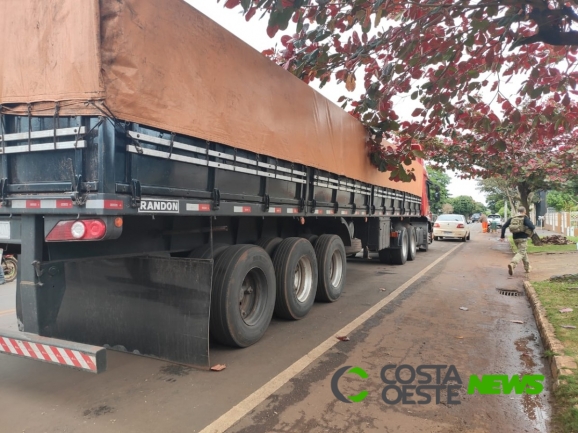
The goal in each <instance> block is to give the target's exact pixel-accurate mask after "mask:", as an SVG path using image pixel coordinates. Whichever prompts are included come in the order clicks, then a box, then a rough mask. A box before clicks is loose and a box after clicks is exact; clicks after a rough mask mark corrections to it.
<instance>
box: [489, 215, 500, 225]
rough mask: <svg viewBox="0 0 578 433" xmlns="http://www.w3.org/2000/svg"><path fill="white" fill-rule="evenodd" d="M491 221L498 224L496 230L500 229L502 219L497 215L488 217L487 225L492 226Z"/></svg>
mask: <svg viewBox="0 0 578 433" xmlns="http://www.w3.org/2000/svg"><path fill="white" fill-rule="evenodd" d="M493 221H496V222H497V223H498V228H499V229H500V228H502V217H501V216H500V215H498V214H492V215H488V225H490V224H492V222H493Z"/></svg>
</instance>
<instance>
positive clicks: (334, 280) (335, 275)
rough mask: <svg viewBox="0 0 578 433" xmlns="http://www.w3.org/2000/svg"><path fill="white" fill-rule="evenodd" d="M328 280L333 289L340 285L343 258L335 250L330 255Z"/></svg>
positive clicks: (339, 252)
mask: <svg viewBox="0 0 578 433" xmlns="http://www.w3.org/2000/svg"><path fill="white" fill-rule="evenodd" d="M329 275H330V277H329V280H330V281H331V285H332V286H333V287H338V286H339V285H340V284H341V279H342V278H343V257H342V256H341V251H339V250H335V251H333V254H332V255H331V261H330V263H329Z"/></svg>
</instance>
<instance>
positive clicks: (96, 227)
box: [46, 217, 122, 242]
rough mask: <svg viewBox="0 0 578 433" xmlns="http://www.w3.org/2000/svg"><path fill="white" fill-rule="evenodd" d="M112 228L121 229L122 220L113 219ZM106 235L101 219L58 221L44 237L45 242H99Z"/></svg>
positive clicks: (105, 226)
mask: <svg viewBox="0 0 578 433" xmlns="http://www.w3.org/2000/svg"><path fill="white" fill-rule="evenodd" d="M114 226H115V227H116V228H118V229H120V228H122V218H120V217H117V218H115V220H114ZM106 233H107V224H106V222H105V221H103V220H102V219H80V220H79V219H77V220H67V221H59V222H58V223H57V224H56V225H55V226H54V228H52V230H50V232H49V233H48V236H46V242H63V241H99V240H102V239H104V238H105V236H106Z"/></svg>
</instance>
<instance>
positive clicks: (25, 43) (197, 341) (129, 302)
mask: <svg viewBox="0 0 578 433" xmlns="http://www.w3.org/2000/svg"><path fill="white" fill-rule="evenodd" d="M0 53H1V55H0V144H1V148H0V155H1V165H0V202H1V206H0V244H2V245H4V248H5V251H6V252H8V253H14V254H18V259H19V263H20V266H19V271H18V277H17V292H16V311H17V320H18V329H19V331H18V332H14V331H8V330H0V353H5V354H11V355H16V356H22V357H27V358H31V359H36V360H39V361H44V362H51V363H54V364H61V365H68V366H70V367H73V368H78V369H82V370H86V371H90V372H101V371H104V370H105V369H106V348H109V349H118V350H123V351H127V352H130V353H136V354H140V355H145V356H152V357H156V358H160V359H164V360H168V361H171V362H176V363H182V364H187V365H193V366H196V367H199V368H208V367H210V361H209V336H211V338H213V339H214V340H215V341H218V342H219V343H222V344H225V345H229V346H234V347H247V346H250V345H252V344H254V343H256V342H257V341H258V340H259V339H260V338H261V337H262V336H263V334H264V333H265V332H266V330H267V327H268V325H269V323H270V321H271V318H272V316H273V314H275V315H277V316H278V317H280V318H283V319H288V320H298V319H304V318H305V316H306V315H307V313H308V312H309V311H310V309H311V308H312V307H313V304H314V301H319V302H320V305H318V306H317V307H315V308H323V305H322V303H323V302H334V301H337V300H338V298H339V296H340V294H341V292H342V289H343V287H344V284H345V280H346V270H347V257H348V256H354V255H356V254H358V253H360V252H363V253H364V255H365V256H366V257H367V256H368V254H369V253H370V252H374V253H378V255H379V260H380V261H381V262H383V263H392V264H399V265H402V264H404V263H405V262H406V260H414V259H415V257H416V251H417V250H418V249H421V250H427V249H428V245H429V243H430V242H431V231H432V227H431V222H430V219H429V218H428V214H429V209H428V192H429V191H428V181H427V173H426V171H425V168H424V166H423V163H422V162H421V161H419V160H418V161H415V162H414V163H413V164H412V166H411V170H413V173H414V175H415V178H416V180H415V181H413V182H407V183H403V182H393V181H391V180H389V174H388V173H382V172H380V171H378V170H377V169H376V168H375V167H374V166H372V165H371V163H370V160H369V157H368V155H367V149H366V132H365V129H364V128H363V126H362V125H361V124H360V122H359V121H358V120H356V119H355V118H354V117H353V116H351V115H350V114H348V113H346V112H344V111H343V110H342V109H341V108H339V107H338V106H337V105H335V104H333V103H332V102H330V101H328V100H327V99H325V98H324V97H323V96H321V95H320V94H319V93H317V92H316V91H315V90H313V89H312V88H310V87H309V86H307V85H306V84H304V83H303V82H301V81H300V80H298V79H297V78H296V77H294V76H293V75H291V74H290V73H288V72H287V71H285V70H284V69H283V68H281V67H279V66H277V65H275V64H274V63H273V62H271V61H270V60H268V59H267V58H265V57H264V56H263V55H261V54H260V53H258V52H256V51H255V50H253V49H252V48H251V47H249V46H248V45H246V44H245V43H244V42H242V41H241V40H239V39H238V38H236V37H235V36H234V35H232V34H230V33H229V32H227V31H226V30H224V29H223V28H221V27H220V26H218V25H217V24H216V23H214V22H212V21H211V20H210V19H208V18H207V17H205V16H204V15H203V14H201V13H200V12H198V11H197V10H195V9H194V8H193V7H192V6H190V5H189V4H187V3H185V2H184V1H182V0H163V2H162V5H160V3H159V2H156V1H152V0H123V1H117V0H83V1H82V2H80V1H78V0H4V1H2V2H0ZM305 320H306V319H305ZM288 326H289V325H288Z"/></svg>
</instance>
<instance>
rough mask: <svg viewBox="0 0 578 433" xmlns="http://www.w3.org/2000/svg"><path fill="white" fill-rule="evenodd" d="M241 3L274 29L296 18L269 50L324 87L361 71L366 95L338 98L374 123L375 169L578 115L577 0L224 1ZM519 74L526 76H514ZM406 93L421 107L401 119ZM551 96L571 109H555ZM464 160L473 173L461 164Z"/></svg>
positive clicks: (554, 135)
mask: <svg viewBox="0 0 578 433" xmlns="http://www.w3.org/2000/svg"><path fill="white" fill-rule="evenodd" d="M217 1H219V0H217ZM239 4H240V5H241V6H242V7H243V10H244V12H245V14H246V17H247V18H248V19H249V18H250V16H253V15H254V14H255V11H256V10H260V11H263V12H265V13H266V14H268V16H269V28H268V29H267V33H268V34H269V36H273V35H275V34H276V33H277V31H279V30H280V31H286V29H287V27H288V25H289V23H290V22H291V21H292V22H294V23H296V24H295V28H294V30H293V31H291V32H289V34H287V35H286V36H284V37H283V39H282V44H283V46H282V48H280V49H279V50H277V51H273V52H271V51H269V52H268V54H269V55H270V57H271V58H272V59H273V60H275V61H277V62H278V63H279V64H281V65H282V66H283V67H284V68H286V69H287V70H289V71H291V72H292V73H293V74H295V75H296V76H297V77H299V78H301V79H302V80H303V81H305V82H311V81H312V80H315V79H319V80H320V81H321V83H322V84H323V83H325V82H328V81H330V80H332V79H333V80H336V81H337V82H343V83H344V84H345V87H346V89H347V90H349V91H351V90H352V89H353V88H355V87H356V82H355V77H357V80H358V81H359V82H360V84H361V85H362V86H363V87H364V89H365V92H364V94H363V95H362V96H361V98H359V99H357V100H354V99H350V98H343V99H342V101H341V102H343V107H344V108H347V107H349V108H350V110H351V113H352V114H353V115H354V116H355V117H357V118H359V119H360V120H361V121H362V122H363V123H364V124H365V125H366V126H367V127H368V128H369V130H370V131H371V133H372V134H371V135H372V140H370V142H369V146H370V154H371V157H372V160H374V163H376V165H378V166H379V167H380V169H382V168H384V166H385V167H386V168H387V169H388V170H389V169H392V171H394V170H395V169H397V170H398V171H397V173H398V175H396V176H397V177H398V178H407V176H403V175H401V174H400V173H401V172H402V171H403V166H404V165H405V164H403V162H405V161H406V160H407V158H408V157H409V158H414V157H416V156H419V155H416V154H415V153H413V151H412V150H411V146H410V145H411V143H414V142H415V141H416V140H417V141H423V140H428V139H431V138H433V137H445V139H448V140H450V141H455V140H461V139H462V138H463V137H464V136H465V135H467V134H468V131H469V132H471V131H475V136H476V139H475V140H474V142H472V143H470V144H469V145H468V146H479V148H478V149H477V150H476V151H480V150H483V152H484V154H486V155H487V153H485V152H491V153H490V154H492V155H497V154H501V153H502V152H503V151H504V150H503V149H504V143H505V142H506V143H508V141H507V139H509V138H508V137H505V136H504V131H508V134H510V136H509V137H512V136H515V135H523V136H524V137H527V138H528V143H530V146H533V145H534V144H535V145H537V143H553V141H552V140H558V141H559V140H561V139H562V138H561V137H567V136H568V134H571V133H572V131H573V130H574V128H575V127H576V120H577V119H576V116H577V114H578V112H576V110H573V109H571V105H572V101H573V98H575V96H573V95H577V94H578V90H577V89H576V83H577V82H578V71H576V70H575V66H576V60H577V58H578V50H577V47H578V32H575V31H572V30H571V29H570V25H571V23H573V22H578V15H577V14H576V13H575V6H574V5H573V4H572V5H570V4H565V3H563V2H560V3H556V2H544V1H543V0H508V1H507V2H506V1H503V2H502V1H498V2H493V1H492V2H485V1H479V0H475V1H474V0H439V1H432V2H420V1H415V2H407V1H403V0H385V1H384V0H355V1H347V2H343V1H334V0H242V1H239V0H227V2H226V6H227V7H231V5H239ZM361 76H363V80H361V79H360V77H361ZM514 78H517V81H518V82H521V85H514V84H511V80H512V79H514ZM508 85H509V86H510V89H511V88H512V87H513V86H516V88H517V92H514V93H515V94H514V96H511V94H510V93H511V92H509V91H508V92H506V91H505V90H504V88H505V87H507V86H508ZM357 87H359V86H357ZM406 96H410V97H411V99H412V100H413V101H414V102H413V104H415V106H416V107H417V108H415V110H414V111H413V113H412V117H411V118H410V119H407V120H404V121H399V120H398V119H399V117H400V113H399V111H400V108H401V105H403V104H396V103H395V102H396V101H399V99H400V98H402V97H406ZM546 99H548V100H549V101H551V102H545V100H546ZM554 103H556V104H558V105H559V106H560V107H563V108H564V107H565V108H566V109H554V106H553V105H552V104H554ZM522 105H524V107H525V108H524V110H525V111H524V113H522V112H521V108H520V107H521V106H522ZM464 134H465V135H464ZM382 138H390V139H394V140H395V141H396V143H397V144H398V145H397V146H396V147H395V148H393V149H392V150H391V151H390V150H389V149H388V148H383V147H381V148H380V146H379V143H380V141H381V139H382ZM464 145H466V144H465V143H464ZM443 151H445V150H443ZM443 151H442V150H439V151H431V153H430V157H432V158H435V159H438V160H443V159H444V158H445V156H447V155H444V154H441V153H438V152H443ZM381 158H384V159H383V160H382V159H381ZM378 161H381V163H380V164H378ZM480 163H481V162H480ZM461 169H462V170H466V171H468V172H471V173H476V172H477V171H476V170H477V169H475V168H474V167H469V166H465V165H463V164H462V166H461ZM495 169H499V167H496V168H495ZM396 176H394V177H396ZM410 177H411V176H410Z"/></svg>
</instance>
